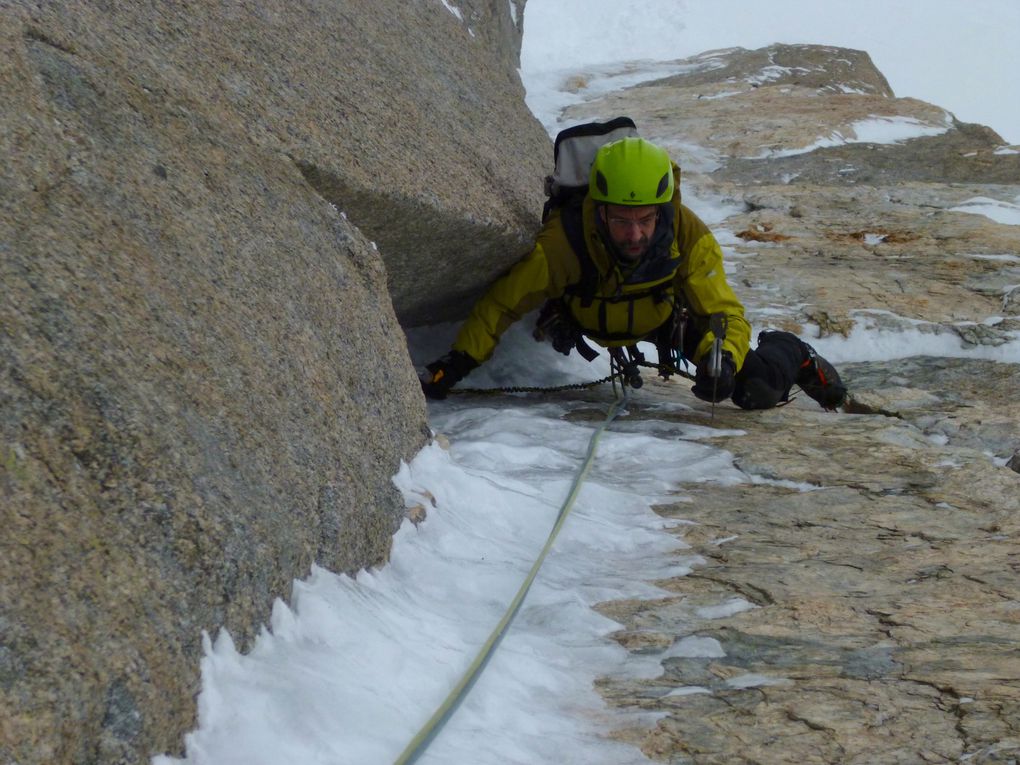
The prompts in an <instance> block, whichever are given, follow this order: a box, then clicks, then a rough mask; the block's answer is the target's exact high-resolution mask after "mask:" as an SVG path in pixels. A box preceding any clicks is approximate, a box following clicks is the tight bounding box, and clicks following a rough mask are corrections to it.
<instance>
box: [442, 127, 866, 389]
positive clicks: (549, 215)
mask: <svg viewBox="0 0 1020 765" xmlns="http://www.w3.org/2000/svg"><path fill="white" fill-rule="evenodd" d="M593 124H601V123H593ZM557 148H559V147H557ZM587 180H588V183H587V186H586V188H585V189H584V190H583V191H582V193H581V194H580V195H578V196H577V197H576V199H577V201H575V202H570V201H566V202H564V203H562V204H556V205H552V206H551V207H550V206H547V210H546V220H545V223H544V224H543V227H542V229H541V230H540V231H539V233H538V235H537V238H536V241H535V243H534V247H533V248H532V250H531V252H530V253H529V254H528V255H526V256H525V257H524V258H523V259H522V260H521V261H519V262H518V263H517V264H516V265H515V266H514V267H513V268H512V269H511V270H510V271H509V273H507V274H506V275H505V276H503V277H501V278H500V279H498V280H497V281H496V282H494V283H493V284H492V286H491V287H490V288H489V290H488V292H487V293H486V294H485V295H484V296H483V297H482V298H481V299H480V300H479V301H478V302H477V303H476V304H475V306H474V308H473V309H472V311H471V313H470V315H469V316H468V318H467V320H466V321H465V322H464V324H463V326H462V327H461V328H460V331H459V333H458V335H457V337H456V339H455V341H454V343H453V348H452V350H451V351H450V352H449V353H448V354H446V355H445V356H443V357H442V358H440V359H438V360H437V361H435V362H433V363H431V364H429V365H428V366H427V367H426V369H427V374H426V375H425V376H424V377H423V379H422V389H423V390H424V392H425V394H426V396H428V397H429V398H434V399H441V398H445V397H446V395H447V393H448V392H449V391H450V389H451V388H452V387H453V386H454V385H456V384H457V383H458V382H459V381H460V380H461V379H462V378H463V377H464V376H465V375H467V374H468V373H469V372H470V371H471V370H472V369H474V368H475V367H477V366H478V365H479V364H480V363H482V362H484V361H485V360H487V359H488V358H489V357H490V356H491V355H492V352H493V350H494V349H495V347H496V344H497V343H498V342H499V337H500V336H501V335H502V333H503V332H504V331H505V330H506V329H507V327H509V326H510V325H511V324H512V323H513V322H515V321H517V320H518V319H520V318H521V317H522V316H524V315H525V314H527V313H528V312H530V311H532V310H534V309H536V308H539V307H540V306H543V304H544V306H543V308H542V311H541V312H540V314H539V319H538V324H537V326H536V330H535V337H536V339H548V340H551V341H552V343H553V346H554V347H555V348H556V350H558V351H560V352H561V353H566V354H569V353H570V351H571V350H572V349H575V348H576V349H577V350H578V351H579V352H580V353H582V355H585V357H586V358H589V360H590V357H592V356H593V355H594V351H593V349H591V347H590V346H588V345H587V343H586V339H590V340H593V341H594V342H595V343H597V344H599V345H602V346H604V347H607V348H609V349H610V351H611V352H618V351H620V350H622V348H624V347H630V348H633V347H634V346H635V345H636V343H637V342H639V341H649V342H653V343H655V345H656V347H657V349H658V353H659V359H660V364H661V363H663V362H664V361H666V360H669V359H676V360H678V361H681V360H684V359H689V360H690V361H692V362H693V363H694V364H695V365H696V373H695V375H694V380H695V382H694V386H693V388H692V392H693V393H694V395H695V396H697V397H698V398H699V399H702V400H704V401H710V402H712V403H713V404H714V403H715V402H718V401H722V400H724V399H727V398H730V399H732V401H733V403H734V404H736V405H737V406H739V407H741V408H743V409H767V408H770V407H773V406H776V405H777V404H779V403H780V402H783V401H786V400H787V398H788V395H789V392H790V389H791V388H792V386H793V385H794V384H796V385H798V386H800V388H801V389H802V390H803V391H804V392H805V393H806V394H807V395H808V396H810V397H811V398H812V399H814V400H815V401H817V402H818V403H819V404H820V405H821V406H822V407H824V408H825V409H835V408H836V407H838V406H840V405H841V404H842V403H843V402H844V399H845V397H846V388H845V387H844V385H843V383H842V382H841V380H840V377H839V375H838V374H837V372H836V370H835V369H834V368H833V366H832V365H831V364H830V363H829V362H827V361H826V360H825V359H823V358H822V357H820V356H819V355H818V354H817V353H815V351H814V350H813V349H812V348H811V346H809V345H808V344H807V343H805V342H803V341H801V340H800V339H799V338H797V337H796V336H795V335H793V334H791V333H789V332H781V331H765V332H762V333H760V334H759V335H758V346H757V349H755V350H752V349H750V338H751V326H750V324H749V323H748V321H747V320H746V319H745V318H744V308H743V306H742V305H741V303H740V301H739V300H738V299H737V297H736V295H735V294H734V293H733V290H732V289H731V288H730V286H729V284H728V283H727V281H726V275H725V273H724V271H723V257H722V250H721V249H720V247H719V244H718V243H717V242H716V239H715V237H714V236H713V235H712V233H711V232H710V231H709V230H708V228H707V226H706V225H705V224H704V223H703V222H702V221H701V220H700V219H699V218H698V217H697V216H696V215H695V214H694V213H693V212H691V210H690V209H688V208H687V207H685V206H684V205H683V204H681V202H680V190H679V181H680V169H679V167H678V166H677V165H675V164H674V163H673V162H672V161H671V160H670V158H669V156H668V154H667V153H666V152H665V150H663V149H662V148H660V147H658V146H656V145H655V144H653V143H651V142H649V141H647V140H645V139H643V138H639V137H636V136H628V137H625V138H622V139H619V140H613V141H611V142H608V143H606V144H604V145H603V146H602V147H601V148H599V149H598V151H597V153H595V155H594V160H593V161H592V162H591V167H590V171H589V173H588V175H587ZM710 323H711V324H712V325H713V326H714V327H715V328H716V332H715V333H713V332H712V330H711V329H710ZM720 327H722V328H724V329H723V331H719V328H720ZM716 334H719V335H720V338H721V340H722V357H721V363H718V362H717V365H716V366H715V368H714V369H711V368H710V366H711V365H710V363H709V359H710V356H711V355H712V354H711V352H710V351H711V349H712V347H713V344H715V340H716ZM716 345H717V344H716ZM717 347H718V346H717ZM713 373H714V374H713ZM667 374H668V368H667ZM664 376H665V375H664Z"/></svg>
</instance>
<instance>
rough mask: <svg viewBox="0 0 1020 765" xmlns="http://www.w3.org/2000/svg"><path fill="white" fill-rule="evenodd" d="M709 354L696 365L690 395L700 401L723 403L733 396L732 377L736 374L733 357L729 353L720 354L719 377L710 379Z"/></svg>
mask: <svg viewBox="0 0 1020 765" xmlns="http://www.w3.org/2000/svg"><path fill="white" fill-rule="evenodd" d="M710 356H711V354H710V353H706V354H705V356H704V358H702V359H701V362H700V363H699V364H698V370H697V372H696V373H695V375H694V387H693V388H691V393H693V394H694V395H695V396H697V397H698V398H700V399H701V400H702V401H709V402H711V403H713V404H714V403H717V402H719V401H724V400H726V399H728V398H729V397H730V396H732V395H733V386H734V377H735V376H736V374H737V365H736V364H734V363H733V357H732V356H731V355H730V352H729V351H723V352H722V363H721V364H720V365H719V376H718V377H712V375H711V374H710V372H709V365H710V364H711V359H710Z"/></svg>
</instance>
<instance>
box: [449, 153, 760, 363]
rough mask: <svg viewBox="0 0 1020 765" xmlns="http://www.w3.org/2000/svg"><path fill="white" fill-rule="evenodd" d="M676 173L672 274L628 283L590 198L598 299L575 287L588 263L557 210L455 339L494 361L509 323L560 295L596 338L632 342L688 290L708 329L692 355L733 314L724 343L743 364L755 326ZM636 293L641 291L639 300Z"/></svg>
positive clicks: (587, 219) (459, 346)
mask: <svg viewBox="0 0 1020 765" xmlns="http://www.w3.org/2000/svg"><path fill="white" fill-rule="evenodd" d="M675 173H676V175H677V189H678V191H677V193H676V194H675V195H674V197H673V211H674V218H673V229H674V236H673V243H672V245H671V246H670V249H669V255H668V258H669V261H670V262H671V263H673V262H675V264H676V265H675V271H673V272H672V273H667V274H666V276H665V277H664V278H663V277H660V278H658V279H653V280H652V281H645V282H637V283H628V281H627V275H626V274H625V273H624V272H622V271H621V269H620V267H619V266H618V265H617V263H616V261H615V258H613V256H612V255H611V254H610V252H609V250H608V249H607V248H606V246H605V244H604V243H603V241H602V237H601V235H600V234H599V232H598V228H597V226H596V223H595V220H596V218H595V216H596V208H595V203H594V201H593V200H592V199H591V198H590V197H586V198H585V200H584V204H583V209H582V217H583V226H584V236H585V241H586V242H587V244H588V252H589V255H590V256H591V259H592V262H593V263H594V265H595V268H596V270H597V272H598V284H597V287H596V290H595V293H594V300H593V301H592V303H591V305H590V306H588V307H584V306H582V300H581V298H580V296H578V295H576V294H570V293H569V292H568V288H569V287H571V285H576V284H578V282H580V281H581V275H582V268H581V264H580V262H579V260H578V257H577V255H576V254H575V253H574V250H573V248H572V247H571V246H570V244H569V242H568V241H567V235H566V232H565V231H564V228H563V223H562V222H561V220H560V214H559V211H556V212H554V213H553V214H552V215H551V216H550V217H549V219H548V220H547V221H546V222H545V224H544V225H543V226H542V229H541V231H539V234H538V237H537V238H536V241H535V246H534V247H533V249H532V250H531V252H530V253H529V254H528V255H527V256H526V257H525V258H524V259H522V260H521V261H520V262H518V263H517V264H516V265H515V266H514V267H513V268H512V269H511V270H510V271H509V273H507V274H506V275H505V276H503V277H501V278H500V279H498V280H496V282H495V283H493V285H492V286H491V287H490V288H489V290H488V292H486V294H485V295H483V296H482V298H481V299H479V301H478V302H477V303H476V304H475V306H474V308H473V309H472V310H471V313H470V315H469V316H468V318H467V320H466V321H465V322H464V325H463V326H462V327H461V329H460V332H459V333H458V335H457V339H456V340H455V341H454V343H453V348H454V350H458V351H463V352H465V353H467V354H468V355H470V356H471V357H472V358H473V359H474V360H475V361H477V362H479V363H480V362H483V361H486V360H487V359H488V358H489V357H490V356H491V355H492V352H493V351H494V350H495V348H496V344H497V343H498V342H499V338H500V336H501V335H502V334H503V332H505V331H506V329H507V327H509V326H510V325H511V324H513V323H514V322H515V321H518V320H519V319H520V318H521V317H523V316H524V315H525V314H527V313H529V312H530V311H533V310H534V309H536V308H538V307H540V306H541V305H543V304H544V303H545V301H546V300H550V299H555V298H564V301H565V302H566V304H567V306H568V307H569V309H570V311H571V313H572V314H573V316H574V318H575V319H576V320H577V322H578V324H579V325H580V326H581V329H582V331H584V333H585V335H586V336H588V337H590V338H591V339H592V340H594V341H595V342H596V343H598V344H600V345H602V346H605V347H612V346H620V345H632V344H633V343H635V342H637V341H638V340H639V339H643V338H645V337H646V336H647V335H649V334H650V333H651V332H653V331H654V330H655V329H656V328H658V327H659V326H661V325H662V323H663V322H665V321H666V320H667V319H668V318H669V316H670V313H671V311H672V309H673V303H674V302H677V301H676V297H677V296H681V300H680V301H679V302H680V304H681V305H683V304H686V306H687V310H688V312H689V314H690V315H691V317H692V318H693V319H694V322H695V324H696V325H697V328H698V330H699V331H701V332H703V333H704V336H703V337H702V339H701V342H700V343H699V344H698V348H697V350H696V351H695V354H694V358H693V359H692V361H694V362H695V363H697V362H698V360H699V359H701V357H702V356H703V355H704V354H705V353H706V352H707V351H708V350H709V349H710V348H711V346H712V342H713V341H714V339H715V338H714V336H713V335H712V333H711V332H710V331H709V330H708V319H709V316H710V315H712V314H714V313H722V314H724V315H725V316H726V318H727V320H728V327H727V331H726V337H725V339H724V341H723V348H724V349H725V350H728V351H729V352H730V353H731V354H732V356H733V360H734V362H735V363H736V366H737V369H738V370H739V369H740V368H741V367H742V366H743V364H744V357H745V356H746V355H747V350H748V348H749V347H750V342H751V325H750V324H749V323H748V322H747V320H746V319H745V318H744V307H743V305H741V303H740V301H739V300H738V299H737V296H736V295H735V294H734V293H733V290H732V289H731V288H730V286H729V283H728V282H727V281H726V274H725V272H724V271H723V258H722V250H721V249H720V247H719V244H718V242H716V240H715V237H714V236H712V233H711V232H710V231H709V230H708V227H707V226H706V225H705V224H704V223H703V222H702V221H701V219H699V218H698V216H696V215H695V214H694V213H693V212H691V210H690V209H688V208H687V207H685V206H684V205H682V204H681V203H680V194H679V170H676V171H675ZM668 270H671V268H669V267H667V271H668ZM659 273H660V274H661V273H662V270H661V268H660V269H659ZM632 281H633V278H632ZM656 288H657V289H656ZM628 294H631V295H635V294H636V295H637V297H635V298H634V299H633V300H631V299H628V298H627V297H626V296H627V295H628Z"/></svg>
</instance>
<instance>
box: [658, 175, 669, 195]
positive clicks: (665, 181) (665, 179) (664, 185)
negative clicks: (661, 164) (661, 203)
mask: <svg viewBox="0 0 1020 765" xmlns="http://www.w3.org/2000/svg"><path fill="white" fill-rule="evenodd" d="M668 188H669V173H666V174H665V175H664V176H662V180H661V181H659V188H658V190H657V191H656V192H655V198H656V199H658V198H659V197H661V196H662V195H663V194H665V193H666V189H668Z"/></svg>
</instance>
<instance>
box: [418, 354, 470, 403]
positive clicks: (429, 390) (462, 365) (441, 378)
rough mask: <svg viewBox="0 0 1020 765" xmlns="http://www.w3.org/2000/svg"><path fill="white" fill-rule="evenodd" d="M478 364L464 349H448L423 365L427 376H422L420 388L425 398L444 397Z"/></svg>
mask: <svg viewBox="0 0 1020 765" xmlns="http://www.w3.org/2000/svg"><path fill="white" fill-rule="evenodd" d="M477 366H478V362H477V361H475V360H474V359H473V358H471V356H469V355H468V354H466V353H464V351H450V352H449V353H448V354H446V355H445V356H443V357H442V358H441V359H437V360H436V361H433V362H432V363H431V364H429V365H428V366H427V367H425V369H426V370H428V376H427V378H422V380H421V389H422V390H423V391H424V392H425V396H426V397H427V398H432V399H444V398H446V394H447V393H449V392H450V388H452V387H453V386H454V385H456V384H457V383H459V382H460V381H461V380H463V379H464V377H465V375H467V373H468V372H470V371H471V370H472V369H474V368H475V367H477Z"/></svg>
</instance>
